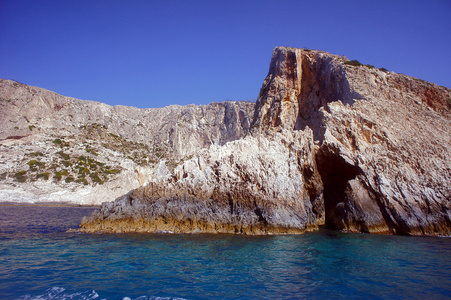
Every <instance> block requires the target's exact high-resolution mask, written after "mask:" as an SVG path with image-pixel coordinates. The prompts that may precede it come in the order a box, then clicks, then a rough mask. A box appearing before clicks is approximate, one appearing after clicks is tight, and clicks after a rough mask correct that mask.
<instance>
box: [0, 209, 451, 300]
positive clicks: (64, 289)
mask: <svg viewBox="0 0 451 300" xmlns="http://www.w3.org/2000/svg"><path fill="white" fill-rule="evenodd" d="M91 211H92V208H81V207H49V206H14V205H13V206H11V205H0V299H451V239H450V238H438V237H405V236H382V235H368V234H346V233H341V232H334V231H328V230H321V231H319V232H312V233H306V234H304V235H287V236H239V235H204V234H195V235H183V234H182V235H179V234H177V235H176V234H152V235H139V234H107V235H89V234H80V233H67V232H66V230H67V229H68V228H76V227H77V224H78V222H79V221H80V219H81V217H82V216H83V215H87V214H90V212H91Z"/></svg>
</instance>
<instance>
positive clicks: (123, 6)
mask: <svg viewBox="0 0 451 300" xmlns="http://www.w3.org/2000/svg"><path fill="white" fill-rule="evenodd" d="M275 46H290V47H299V48H302V47H305V48H311V49H318V50H324V51H327V52H331V53H333V54H338V55H346V56H347V57H348V58H349V59H357V60H359V61H360V62H362V63H365V64H372V65H374V66H376V67H385V68H387V69H389V70H392V71H395V72H399V73H403V74H407V75H411V76H414V77H418V78H421V79H424V80H427V81H431V82H434V83H437V84H439V85H443V86H447V87H451V71H450V70H451V1H449V0H443V1H435V0H431V1H426V0H424V1H415V0H409V1H400V0H396V1H393V0H390V1H384V0H377V1H361V0H359V1H337V0H335V1H312V0H310V1H275V0H274V1H264V0H258V1H233V0H227V1H220V0H211V1H207V0H205V1H189V0H184V1H171V0H168V1H132V0H127V1H125V0H124V1H113V0H108V1H100V0H96V1H91V0H89V1H82V0H77V1H75V0H74V1H61V0H57V1H46V0H40V1H36V0H30V1H23V0H0V77H1V78H5V79H14V80H17V81H20V82H22V83H25V84H29V85H34V86H39V87H42V88H46V89H49V90H52V91H55V92H58V93H60V94H63V95H65V96H71V97H76V98H79V99H84V100H96V101H100V102H104V103H107V104H111V105H117V104H122V105H132V106H137V107H142V108H143V107H162V106H166V105H170V104H181V105H185V104H189V103H195V104H207V103H209V102H213V101H222V100H244V99H255V98H256V97H257V95H258V93H259V90H260V87H261V85H262V83H263V79H264V78H265V76H266V74H267V72H268V67H269V62H270V58H271V54H272V50H273V48H274V47H275Z"/></svg>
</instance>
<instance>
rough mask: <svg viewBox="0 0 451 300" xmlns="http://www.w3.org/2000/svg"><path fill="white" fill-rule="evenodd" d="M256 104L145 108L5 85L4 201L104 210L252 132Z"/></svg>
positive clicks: (0, 85) (0, 153) (0, 99)
mask: <svg viewBox="0 0 451 300" xmlns="http://www.w3.org/2000/svg"><path fill="white" fill-rule="evenodd" d="M253 112H254V103H250V102H240V101H226V102H222V103H211V104H209V105H199V106H196V105H188V106H168V107H163V108H149V109H139V108H134V107H127V106H114V107H113V106H109V105H106V104H103V103H99V102H94V101H84V100H78V99H74V98H69V97H65V96H62V95H58V94H56V93H54V92H51V91H48V90H45V89H41V88H37V87H31V86H27V85H24V84H21V83H18V82H15V81H10V80H3V79H0V201H9V202H54V201H58V202H70V203H78V204H100V203H101V202H103V201H108V200H111V199H115V198H117V197H119V196H121V195H123V194H125V193H127V192H128V191H130V190H131V189H134V188H138V187H140V186H143V185H145V184H147V183H148V182H149V180H152V178H153V179H155V178H158V177H159V176H160V175H161V174H160V173H159V170H160V169H162V168H163V167H165V168H167V169H168V170H169V171H172V170H173V169H174V168H175V167H176V166H177V165H178V164H181V163H182V162H183V161H184V160H187V159H189V158H190V157H191V156H192V155H193V154H194V153H196V152H198V151H199V150H200V149H203V148H206V147H209V146H210V145H212V144H217V145H223V144H225V143H226V142H228V141H233V140H235V139H237V138H240V137H242V136H244V135H245V134H246V132H247V131H248V130H249V127H250V123H251V121H252V114H253Z"/></svg>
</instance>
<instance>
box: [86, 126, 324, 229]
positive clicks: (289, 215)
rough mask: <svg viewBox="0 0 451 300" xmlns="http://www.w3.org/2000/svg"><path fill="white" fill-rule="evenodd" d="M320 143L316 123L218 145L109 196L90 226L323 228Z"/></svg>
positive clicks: (91, 219)
mask: <svg viewBox="0 0 451 300" xmlns="http://www.w3.org/2000/svg"><path fill="white" fill-rule="evenodd" d="M314 147H315V146H314V143H313V139H312V134H311V131H305V132H302V131H298V132H293V131H282V132H277V133H276V132H275V133H272V134H270V133H268V135H265V136H263V135H256V136H247V137H245V138H243V139H241V140H237V141H233V142H230V143H228V144H227V146H213V147H211V148H210V149H209V150H203V151H202V152H201V153H200V154H199V155H197V156H196V157H195V158H193V159H191V160H189V161H187V162H185V163H184V164H183V165H181V166H178V167H177V168H176V169H175V170H174V173H173V174H172V175H171V174H168V176H167V177H166V178H163V179H161V180H160V181H155V182H151V183H149V185H147V186H145V187H143V188H140V189H136V190H133V191H131V192H130V193H129V194H127V195H125V196H123V197H121V198H119V199H118V200H116V201H114V202H108V203H104V204H103V205H102V207H101V209H100V210H99V211H98V212H96V213H95V215H94V216H92V217H91V218H90V219H85V220H84V221H83V224H82V229H83V230H84V231H88V232H92V231H113V232H130V231H131V232H154V231H171V232H214V233H219V232H221V233H245V234H261V233H265V234H267V233H300V232H304V231H305V230H312V229H316V228H318V222H319V221H321V220H322V222H324V206H323V198H322V184H321V179H320V177H319V174H318V173H317V171H316V169H315V167H314V166H315V157H314V151H311V150H312V148H314ZM312 166H313V167H312Z"/></svg>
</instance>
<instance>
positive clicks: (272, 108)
mask: <svg viewBox="0 0 451 300" xmlns="http://www.w3.org/2000/svg"><path fill="white" fill-rule="evenodd" d="M450 183H451V90H450V89H448V88H445V87H440V86H437V85H435V84H432V83H427V82H424V81H422V80H418V79H415V78H412V77H409V76H405V75H400V74H395V73H393V72H388V71H386V70H379V69H376V68H374V67H372V66H370V65H361V64H360V63H358V62H356V61H349V60H347V59H346V58H344V57H339V56H335V55H331V54H328V53H325V52H321V51H314V50H304V49H293V48H285V47H277V48H275V49H274V52H273V56H272V59H271V64H270V68H269V73H268V76H267V77H266V79H265V80H264V83H263V86H262V89H261V91H260V94H259V96H258V99H257V103H256V106H255V111H254V118H253V120H252V123H251V129H250V132H249V134H248V135H246V136H245V137H243V138H241V139H236V140H234V141H231V142H228V143H226V144H224V145H222V146H221V145H219V144H215V145H212V146H211V147H210V148H208V149H204V150H202V151H199V152H196V153H195V154H194V155H193V157H192V158H191V159H189V160H186V161H184V162H183V163H182V164H180V165H178V166H176V167H175V168H174V170H173V171H171V172H166V173H165V176H160V177H159V178H158V179H153V180H151V182H150V183H149V184H148V185H146V186H144V187H141V188H138V189H135V190H132V191H131V192H129V193H128V194H126V195H124V196H122V197H120V198H118V199H117V200H115V201H114V202H108V203H104V204H103V205H102V207H101V208H100V210H99V211H97V212H95V213H94V214H93V215H92V216H91V217H89V218H85V219H84V220H83V222H82V224H81V230H82V231H85V232H94V231H103V232H155V231H172V232H227V233H249V234H261V233H263V234H270V233H299V232H304V231H306V230H314V229H316V228H318V226H322V225H326V226H328V227H329V228H334V229H341V230H346V231H357V232H375V233H393V234H426V235H438V234H443V235H449V234H450V232H451V212H450V210H451V204H450V198H451V184H450Z"/></svg>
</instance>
